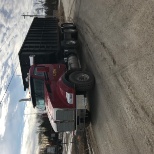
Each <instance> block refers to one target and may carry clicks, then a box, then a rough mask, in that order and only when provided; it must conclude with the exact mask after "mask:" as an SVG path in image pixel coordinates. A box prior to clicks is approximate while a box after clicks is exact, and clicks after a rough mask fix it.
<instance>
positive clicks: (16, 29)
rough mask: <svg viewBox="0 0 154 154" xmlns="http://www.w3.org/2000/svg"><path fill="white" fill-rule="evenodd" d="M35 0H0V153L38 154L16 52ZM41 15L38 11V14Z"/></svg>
mask: <svg viewBox="0 0 154 154" xmlns="http://www.w3.org/2000/svg"><path fill="white" fill-rule="evenodd" d="M36 2H37V0H0V68H1V71H0V103H1V104H0V153H1V154H35V153H37V150H38V148H37V147H38V146H37V137H36V135H37V134H36V127H35V126H36V120H35V113H36V111H35V110H34V109H33V108H32V105H31V102H20V103H19V100H20V99H22V98H26V97H27V92H25V91H24V88H23V84H22V78H21V72H20V66H19V60H18V52H19V50H20V47H21V45H22V43H23V41H24V38H25V36H26V34H27V31H28V29H29V26H30V24H31V22H32V18H30V17H26V18H25V19H24V18H23V17H22V16H21V15H22V14H36V12H35V9H34V8H36V7H38V6H37V5H39V4H37V3H36ZM37 13H39V14H40V12H37Z"/></svg>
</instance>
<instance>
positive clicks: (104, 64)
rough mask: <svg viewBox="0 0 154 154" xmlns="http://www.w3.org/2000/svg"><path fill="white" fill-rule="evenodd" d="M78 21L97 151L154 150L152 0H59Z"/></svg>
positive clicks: (131, 153) (139, 153)
mask: <svg viewBox="0 0 154 154" xmlns="http://www.w3.org/2000/svg"><path fill="white" fill-rule="evenodd" d="M63 3H64V10H65V15H66V20H67V21H68V22H69V21H73V22H75V23H76V24H77V28H78V30H79V39H80V42H81V45H82V58H83V64H86V65H85V68H87V69H89V70H91V71H92V72H93V73H94V75H95V78H96V85H95V88H94V89H93V90H92V91H91V93H90V95H89V102H90V110H91V113H92V129H93V132H94V136H95V138H96V142H97V145H98V148H99V153H102V154H153V153H154V77H153V76H154V30H153V25H154V11H153V10H154V1H152V0H138V1H130V0H124V1H118V0H115V1H113V0H108V1H106V0H63Z"/></svg>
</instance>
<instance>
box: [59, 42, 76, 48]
mask: <svg viewBox="0 0 154 154" xmlns="http://www.w3.org/2000/svg"><path fill="white" fill-rule="evenodd" d="M61 46H62V47H63V48H64V49H72V48H77V41H76V40H64V41H62V42H61Z"/></svg>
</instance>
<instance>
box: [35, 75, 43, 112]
mask: <svg viewBox="0 0 154 154" xmlns="http://www.w3.org/2000/svg"><path fill="white" fill-rule="evenodd" d="M33 83H34V95H35V98H36V107H37V108H38V109H41V110H44V109H45V101H44V81H43V80H40V79H36V78H34V79H33Z"/></svg>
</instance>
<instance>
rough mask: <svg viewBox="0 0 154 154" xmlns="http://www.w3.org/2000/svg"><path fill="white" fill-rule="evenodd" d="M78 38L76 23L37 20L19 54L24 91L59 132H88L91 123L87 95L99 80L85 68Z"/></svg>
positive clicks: (55, 19) (46, 19) (47, 19)
mask: <svg viewBox="0 0 154 154" xmlns="http://www.w3.org/2000/svg"><path fill="white" fill-rule="evenodd" d="M77 38H78V31H77V28H76V26H75V24H74V23H62V24H59V20H58V19H57V18H55V17H50V18H38V17H35V18H34V19H33V22H32V24H31V26H30V28H29V31H28V33H27V36H26V38H25V40H24V42H23V44H22V47H21V49H20V51H19V54H18V55H19V61H20V67H21V73H22V80H23V85H24V90H26V89H29V91H30V97H31V102H32V104H33V107H34V108H38V109H39V110H42V111H45V112H46V113H47V116H48V118H49V121H50V123H51V126H52V128H53V129H54V131H55V132H65V131H77V132H79V131H84V130H85V126H86V125H87V124H88V123H89V116H90V112H89V111H88V109H87V97H86V94H87V92H88V91H89V90H90V89H92V88H93V86H94V82H95V79H94V75H93V74H92V73H91V72H88V71H85V70H82V68H81V64H80V60H79V54H78V53H79V52H78V40H77Z"/></svg>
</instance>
